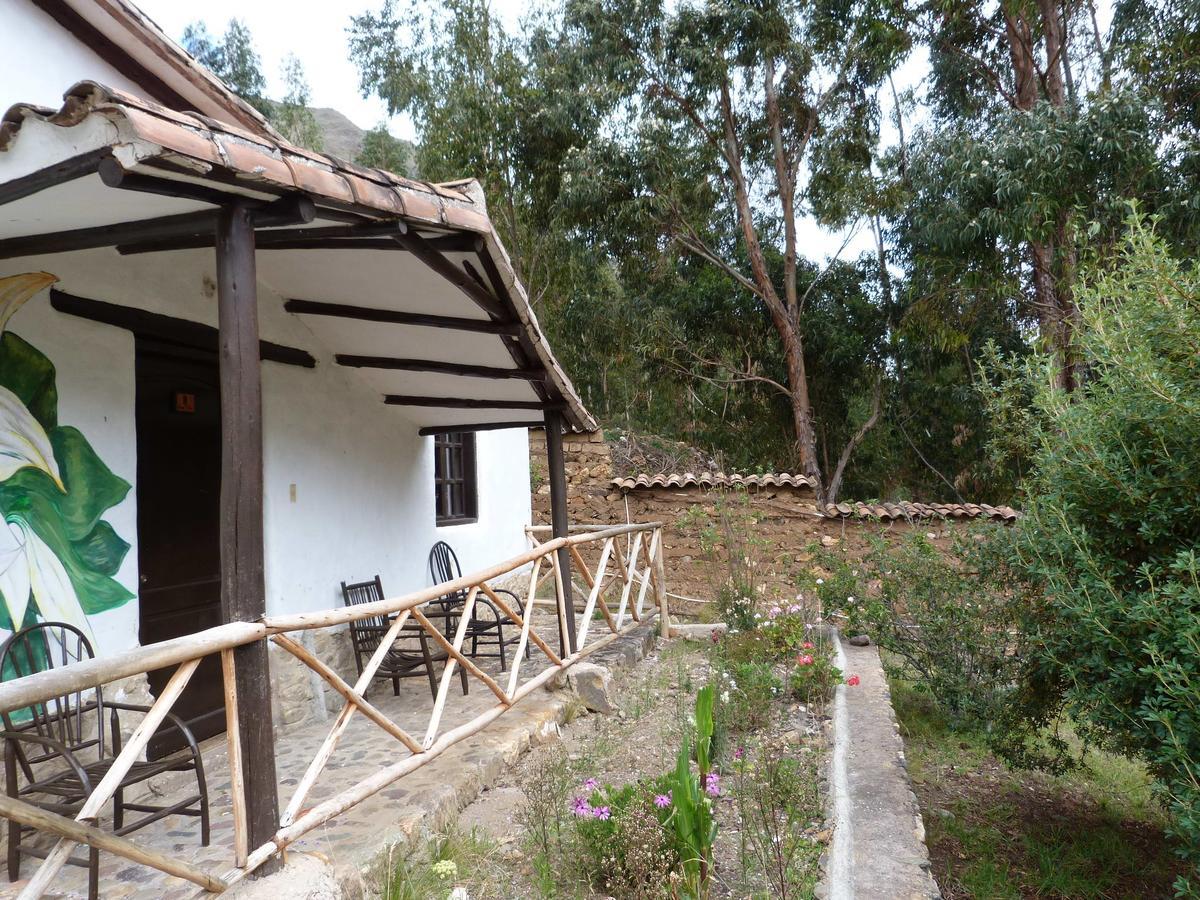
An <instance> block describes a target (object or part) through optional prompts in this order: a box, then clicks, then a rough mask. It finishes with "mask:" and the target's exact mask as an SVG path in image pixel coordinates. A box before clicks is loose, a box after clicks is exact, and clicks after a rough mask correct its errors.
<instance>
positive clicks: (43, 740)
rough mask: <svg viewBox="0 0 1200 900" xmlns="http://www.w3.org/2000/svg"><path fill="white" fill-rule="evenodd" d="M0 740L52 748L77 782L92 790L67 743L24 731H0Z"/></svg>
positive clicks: (86, 789)
mask: <svg viewBox="0 0 1200 900" xmlns="http://www.w3.org/2000/svg"><path fill="white" fill-rule="evenodd" d="M0 740H4V741H19V742H21V743H23V744H37V745H38V746H40V747H46V748H48V749H50V750H53V751H54V752H55V753H57V754H58V755H59V756H61V757H62V758H63V759H64V760H65V761H66V763H67V765H68V766H70V768H71V769H72V771H73V772H74V773H75V777H76V778H78V779H79V784H80V785H81V786H82V787H83V789H84V790H85V791H86V792H87V793H89V794H90V793H91V792H92V782H91V780H90V779H89V778H88V776H87V772H86V771H84V768H83V766H81V765H80V764H79V760H77V759H76V758H75V754H74V753H72V752H71V751H70V750H69V749H67V745H66V744H64V743H62V741H56V740H54V739H53V738H48V737H42V736H41V735H40V734H29V733H28V732H25V731H0ZM5 752H6V753H11V752H12V750H11V749H10V748H7V747H6V749H5Z"/></svg>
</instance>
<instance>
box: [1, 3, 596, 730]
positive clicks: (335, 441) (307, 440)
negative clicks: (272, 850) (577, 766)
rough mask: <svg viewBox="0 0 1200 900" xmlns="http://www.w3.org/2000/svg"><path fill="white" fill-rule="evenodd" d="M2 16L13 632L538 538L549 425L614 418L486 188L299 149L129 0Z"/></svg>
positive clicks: (331, 594)
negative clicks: (567, 347)
mask: <svg viewBox="0 0 1200 900" xmlns="http://www.w3.org/2000/svg"><path fill="white" fill-rule="evenodd" d="M0 33H2V34H3V44H4V48H5V52H4V54H3V55H2V56H0V110H5V109H7V112H6V113H4V116H3V121H2V124H0V302H3V303H4V304H5V306H4V308H2V309H0V325H2V327H3V336H2V337H0V415H2V416H3V417H4V422H3V425H2V426H0V430H2V431H3V434H0V444H2V445H3V446H0V460H5V461H6V462H4V463H2V464H0V478H3V479H4V483H2V484H0V509H2V510H3V512H4V515H5V519H6V522H7V525H8V527H7V528H5V529H0V568H2V571H0V592H2V593H4V599H5V603H4V604H3V606H0V625H3V626H6V627H8V628H13V627H17V626H20V625H21V624H22V622H24V623H26V624H28V623H29V622H31V621H36V620H37V618H38V617H41V618H58V619H62V620H66V621H80V622H82V623H83V625H84V627H85V628H86V629H87V631H88V632H89V633H90V634H91V635H93V636H94V640H95V644H96V648H97V652H98V653H99V654H100V655H104V654H111V653H115V652H117V651H120V650H124V649H127V648H129V647H133V646H137V645H138V644H139V643H149V642H151V641H156V640H161V639H163V638H165V637H170V636H172V635H174V634H180V633H185V632H193V631H198V630H200V629H202V628H205V627H208V626H209V625H213V624H216V623H218V622H220V621H221V620H222V617H223V613H222V582H223V580H224V581H225V583H226V593H227V596H226V599H225V602H226V607H227V608H226V611H225V613H224V617H225V618H229V616H230V612H229V609H228V605H229V604H230V603H234V604H236V605H237V611H238V614H239V615H240V616H241V617H243V618H244V617H253V616H254V615H255V614H258V615H261V614H262V613H263V612H266V613H269V614H279V613H284V612H300V611H306V610H316V609H326V608H329V607H333V606H337V605H338V604H340V603H341V593H340V589H339V585H340V583H341V582H342V581H356V580H363V579H368V578H371V577H373V576H375V575H376V574H378V575H380V576H381V577H382V582H383V584H384V586H385V587H386V589H387V590H388V592H389V594H395V593H401V592H403V591H408V590H412V589H416V588H419V587H423V586H425V585H427V584H429V583H430V576H429V573H428V570H427V565H426V559H427V554H428V552H429V549H430V547H431V545H432V544H433V543H435V542H436V541H438V540H440V539H444V540H447V541H448V542H450V543H451V544H452V545H453V546H454V548H455V549H456V550H457V552H458V555H459V557H460V558H461V560H462V562H463V566H464V568H465V569H468V570H470V569H478V568H481V567H483V566H484V565H487V564H490V563H492V562H495V561H497V560H500V559H504V558H507V557H510V556H513V555H515V554H517V553H518V552H520V551H522V550H524V549H525V548H526V538H525V534H524V526H525V525H527V524H529V522H530V494H529V477H528V475H529V444H528V437H527V430H526V429H527V427H528V426H530V425H539V426H540V425H542V424H543V423H544V422H545V423H547V424H548V425H549V427H550V430H551V432H552V441H551V443H552V447H551V450H552V452H553V449H554V448H553V444H554V443H555V442H554V441H553V437H554V436H556V435H557V434H558V433H559V426H560V425H561V426H563V427H566V428H568V429H576V430H590V429H591V428H594V426H595V423H594V422H593V421H592V419H591V417H590V415H589V414H588V412H587V411H586V410H585V409H584V407H583V405H582V404H581V402H580V400H579V398H578V397H577V395H576V394H575V392H574V390H573V388H572V386H571V384H570V381H569V380H568V379H567V377H566V376H565V374H564V373H563V372H562V371H561V369H560V367H559V366H558V364H557V362H556V361H555V359H554V357H553V355H552V352H551V350H550V348H549V346H548V344H547V342H546V339H545V337H544V336H543V334H542V333H541V331H540V330H539V327H538V324H537V321H536V319H535V318H534V316H533V313H532V311H531V310H530V308H529V304H528V301H527V299H526V297H525V294H524V291H523V289H522V287H521V285H520V284H519V283H518V282H517V281H516V279H515V277H514V273H513V270H512V267H511V265H510V264H509V261H508V258H507V255H506V254H505V251H504V248H503V247H502V246H501V245H500V243H499V241H498V240H497V238H496V235H495V232H494V230H493V228H492V225H491V223H490V221H489V219H488V217H487V211H486V207H485V205H484V200H483V196H482V193H481V191H480V189H479V186H478V184H477V183H475V182H473V181H463V182H456V183H452V184H444V185H430V184H425V183H419V182H414V181H411V180H409V179H405V178H401V177H398V176H395V175H392V174H389V173H385V172H382V171H378V170H366V169H362V168H360V167H357V166H354V165H352V164H350V163H347V162H345V161H342V160H336V159H333V158H329V157H325V156H322V155H320V154H315V153H311V152H309V151H306V150H303V149H302V148H297V147H294V146H291V145H289V144H287V142H286V141H284V140H283V139H282V138H281V137H280V136H279V135H278V134H276V133H275V132H274V131H273V129H272V128H271V127H270V125H269V124H268V123H267V122H266V121H265V120H264V119H263V118H262V117H261V116H260V115H259V114H258V113H257V112H256V111H254V110H253V109H251V108H250V107H249V106H247V105H246V104H245V103H243V102H242V101H241V100H240V99H238V98H237V97H236V96H234V95H233V94H232V93H230V92H229V91H228V90H227V89H226V88H225V87H224V86H223V85H222V84H221V83H220V82H218V81H217V80H216V79H215V78H214V77H213V76H212V75H211V74H210V73H208V72H207V71H206V70H204V69H203V68H202V67H200V66H199V65H198V64H197V63H196V62H195V61H194V60H192V59H191V58H190V57H189V56H188V55H187V54H186V53H184V52H183V51H182V50H181V49H180V48H179V47H178V46H177V45H176V44H175V43H174V42H173V41H172V40H171V39H169V38H168V37H166V36H165V35H164V34H163V33H162V32H161V31H160V30H159V29H158V28H157V27H156V26H155V25H154V24H153V23H152V22H151V21H149V20H148V19H147V18H145V17H144V16H143V15H142V14H141V13H140V12H139V11H138V10H137V9H136V8H135V7H133V6H132V5H131V4H129V3H128V2H126V0H0ZM251 236H253V239H251ZM222 241H224V244H223V245H222V246H223V248H224V249H223V252H224V254H225V256H224V259H225V263H224V268H223V269H222V268H221V266H219V264H218V257H219V254H218V252H215V251H214V245H215V244H218V243H221V242H222ZM255 245H256V246H257V249H255ZM255 266H256V268H257V275H256V277H250V278H247V277H245V276H246V273H247V272H249V273H253V272H254V270H255V269H254V267H255ZM37 273H46V276H45V277H44V278H42V279H41V280H40V281H39V280H38V276H37ZM20 276H28V277H26V278H21V277H20ZM6 279H7V280H6ZM247 282H248V283H247ZM248 304H249V305H248ZM255 319H257V322H255ZM218 325H219V326H220V330H218ZM255 327H257V330H258V337H259V338H260V339H261V341H262V342H263V343H262V345H261V356H262V360H263V361H262V363H261V366H259V363H258V359H257V358H256V356H257V354H254V353H253V347H254V344H253V337H254V329H255ZM219 345H220V346H221V347H222V354H223V355H221V366H218V346H219ZM247 348H249V350H250V352H246V350H247ZM223 369H224V370H223ZM260 379H261V420H260V419H259V415H258V408H259V407H258V405H257V403H256V397H255V389H256V388H255V385H256V384H258V383H259V381H260ZM223 390H224V392H225V394H224V395H225V397H226V404H225V405H226V406H227V407H228V406H230V404H229V403H228V398H229V397H234V398H240V399H237V403H236V407H237V408H236V409H231V408H226V409H225V410H224V412H225V420H224V425H223V426H222V417H221V412H222V409H221V407H222V400H221V398H222V391H223ZM260 426H261V453H262V456H261V472H262V478H261V484H260V483H259V481H258V479H257V477H256V472H257V469H258V457H257V453H258V451H257V449H256V448H257V447H258V446H259V438H258V434H259V431H258V429H259V427H260ZM435 447H436V448H438V449H437V451H436V454H437V455H438V457H439V459H440V460H441V464H435ZM223 458H224V466H225V469H224V475H223V474H222V460H223ZM552 468H553V465H552ZM435 480H436V482H437V486H436V490H435ZM223 482H224V490H225V496H224V497H221V496H220V495H221V491H222V483H223ZM561 506H562V513H561V517H560V519H561V521H556V523H555V524H556V529H562V530H565V527H566V523H565V501H563V503H562V504H561ZM256 516H260V518H259V519H258V520H259V521H261V527H262V534H261V540H259V539H257V537H256V535H255V534H254V527H253V523H254V521H255V517H256ZM235 522H236V524H237V527H236V528H235V527H234V525H233V523H235ZM222 523H224V524H222ZM222 536H224V541H225V545H224V552H225V556H226V559H225V561H224V564H222V539H223V538H222ZM259 563H261V575H256V571H257V569H256V567H257V566H258V565H259ZM256 585H257V586H256ZM26 586H28V591H27V593H26V596H24V597H23V596H21V592H22V590H23V589H25V588H26ZM567 590H569V585H568V586H567ZM14 618H19V619H20V621H15V622H14ZM6 677H7V673H6ZM197 681H198V682H199V683H200V684H201V685H202V684H203V679H197ZM151 689H152V690H156V689H157V688H156V686H155V685H154V683H153V682H151ZM189 692H191V694H192V695H194V696H192V700H191V701H190V705H189V701H188V695H185V697H184V699H182V700H181V701H180V704H182V705H183V708H180V707H179V705H177V708H176V711H177V712H179V713H181V714H182V715H184V716H185V717H188V718H190V719H192V720H193V721H195V722H196V723H197V726H198V728H197V731H198V736H201V737H202V736H204V735H203V734H200V733H199V732H200V731H204V732H205V733H208V734H212V733H215V732H216V731H219V730H221V729H223V727H224V721H223V719H222V717H221V715H220V714H219V713H220V710H219V709H212V708H210V707H211V704H212V696H207V697H206V695H204V693H203V691H202V690H199V689H197V688H189ZM218 698H219V694H218ZM206 703H207V704H208V706H206V705H205V704H206ZM205 716H208V717H209V718H210V719H211V727H210V728H203V727H202V720H203V719H204V717H205Z"/></svg>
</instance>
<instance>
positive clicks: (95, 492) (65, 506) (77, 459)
mask: <svg viewBox="0 0 1200 900" xmlns="http://www.w3.org/2000/svg"><path fill="white" fill-rule="evenodd" d="M50 444H51V446H52V447H53V448H54V458H55V459H56V460H57V462H58V466H59V471H60V472H61V473H62V479H63V484H65V485H66V487H67V492H66V493H65V494H64V493H63V492H62V491H60V490H59V489H58V486H57V485H55V483H54V481H53V480H52V479H51V478H50V477H49V476H48V475H47V474H46V473H45V472H42V471H40V470H37V469H33V468H26V469H22V470H21V471H19V472H17V473H16V474H15V475H13V476H12V477H11V478H9V479H8V480H7V481H5V482H4V483H3V484H0V508H3V509H4V510H5V511H6V512H18V511H20V509H21V507H22V505H23V499H24V498H26V497H33V496H37V497H41V498H42V499H44V500H45V501H46V502H47V503H48V504H49V505H50V506H51V507H53V509H54V510H55V511H56V512H57V513H58V515H59V517H60V518H61V519H62V521H63V527H64V528H65V529H66V531H65V533H66V536H67V538H68V539H69V540H70V541H72V542H74V541H84V540H87V538H88V536H89V535H91V533H92V531H93V529H95V527H96V525H97V524H98V523H99V521H100V517H101V516H103V515H104V513H105V512H106V511H107V510H109V509H110V508H111V507H113V506H116V505H117V504H118V503H120V502H121V501H122V500H124V499H125V496H126V495H127V494H128V493H129V488H130V485H129V482H127V481H125V479H123V478H120V477H119V476H117V475H114V474H113V472H112V470H111V469H109V468H108V466H106V465H105V464H104V461H103V460H101V459H100V457H99V456H97V455H96V451H95V450H93V449H92V445H91V444H89V443H88V440H87V438H85V437H84V436H83V434H82V433H81V432H80V431H79V429H78V428H74V427H72V426H69V425H67V426H62V427H60V428H54V429H52V430H51V431H50Z"/></svg>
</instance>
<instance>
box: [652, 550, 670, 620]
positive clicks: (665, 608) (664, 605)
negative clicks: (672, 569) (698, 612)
mask: <svg viewBox="0 0 1200 900" xmlns="http://www.w3.org/2000/svg"><path fill="white" fill-rule="evenodd" d="M657 533H658V534H659V535H660V537H659V541H658V552H657V553H655V554H654V599H655V600H657V601H658V634H659V637H663V638H668V637H670V636H671V609H670V604H669V603H668V601H667V571H666V566H665V565H664V563H663V557H665V556H666V555H667V550H666V547H665V546H664V543H663V540H662V538H661V534H662V529H661V528H659V529H657Z"/></svg>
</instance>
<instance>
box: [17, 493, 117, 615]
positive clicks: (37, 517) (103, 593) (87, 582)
mask: <svg viewBox="0 0 1200 900" xmlns="http://www.w3.org/2000/svg"><path fill="white" fill-rule="evenodd" d="M27 509H28V512H27V513H26V516H27V521H28V522H29V523H30V525H31V526H32V527H33V530H34V531H35V532H37V534H38V536H39V537H40V538H41V539H42V540H43V541H45V542H46V544H47V545H48V546H49V547H50V549H51V550H52V551H54V554H55V556H57V557H58V559H59V561H60V562H61V563H62V564H63V568H65V569H66V570H67V575H68V576H69V577H70V579H71V584H72V585H73V586H74V588H75V593H76V594H78V596H79V603H80V606H81V607H82V608H83V611H84V612H85V613H87V614H88V615H93V614H95V613H100V612H105V611H107V610H110V609H114V608H115V607H118V606H121V605H122V604H124V603H127V602H129V601H130V600H132V599H133V596H134V595H133V594H132V593H130V591H129V590H128V589H127V588H126V587H125V586H124V585H122V584H121V583H120V582H118V581H116V580H114V579H113V578H111V577H110V576H109V575H107V574H106V573H105V572H104V571H103V570H98V569H96V568H94V567H93V566H92V565H90V563H89V560H88V558H87V556H86V555H81V554H80V552H79V551H78V550H77V549H76V547H77V545H76V544H75V542H73V541H71V540H70V537H69V533H68V528H67V525H66V524H65V521H64V519H63V518H62V516H60V515H58V513H57V510H56V509H55V508H54V507H53V506H52V505H51V503H50V501H49V500H48V499H47V498H46V497H44V496H42V495H40V494H30V495H29V497H28V503H27ZM118 540H120V539H119V538H118ZM122 543H124V542H123V541H122ZM93 549H94V548H93ZM109 549H110V550H114V549H116V548H115V547H110V548H109ZM110 564H111V561H110ZM118 565H119V562H118Z"/></svg>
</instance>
